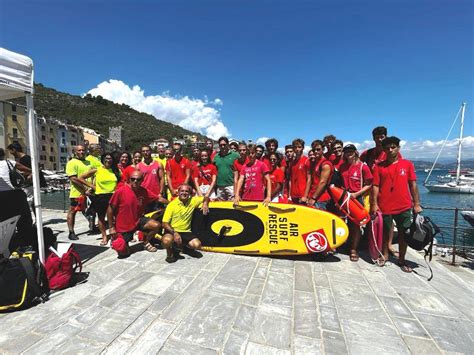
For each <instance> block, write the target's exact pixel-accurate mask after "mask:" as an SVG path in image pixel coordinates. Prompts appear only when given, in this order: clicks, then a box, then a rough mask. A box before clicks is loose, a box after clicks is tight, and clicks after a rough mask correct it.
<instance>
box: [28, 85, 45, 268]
mask: <svg viewBox="0 0 474 355" xmlns="http://www.w3.org/2000/svg"><path fill="white" fill-rule="evenodd" d="M26 107H27V111H28V127H29V130H28V140H29V144H30V153H31V170H32V173H33V175H32V177H33V197H34V202H35V212H36V229H37V235H38V252H39V259H40V261H41V263H42V264H44V260H45V253H44V239H43V215H42V212H41V194H40V180H39V166H38V144H37V136H36V118H35V110H34V106H33V96H32V94H26Z"/></svg>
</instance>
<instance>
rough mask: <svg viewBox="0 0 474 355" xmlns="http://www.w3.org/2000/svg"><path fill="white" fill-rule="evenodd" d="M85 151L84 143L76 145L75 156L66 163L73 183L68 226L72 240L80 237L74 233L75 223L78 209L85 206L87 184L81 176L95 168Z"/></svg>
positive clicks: (70, 192) (80, 209)
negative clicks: (86, 157)
mask: <svg viewBox="0 0 474 355" xmlns="http://www.w3.org/2000/svg"><path fill="white" fill-rule="evenodd" d="M85 153H86V149H85V147H84V146H83V145H78V146H76V148H75V150H74V157H73V158H72V159H71V160H69V161H68V163H67V164H66V174H67V176H68V177H69V181H70V183H71V189H70V190H69V198H70V200H71V204H70V205H71V206H70V207H69V211H68V213H67V226H68V229H69V239H71V240H78V239H79V238H78V237H77V236H76V234H75V233H74V223H75V221H76V213H77V211H83V210H84V208H85V195H86V190H87V186H85V185H84V184H83V183H82V182H81V181H80V180H79V177H80V176H81V175H83V174H85V173H86V172H88V171H89V170H90V169H92V168H93V166H92V164H91V163H90V161H88V160H86V159H85V158H84V156H85Z"/></svg>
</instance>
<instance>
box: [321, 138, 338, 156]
mask: <svg viewBox="0 0 474 355" xmlns="http://www.w3.org/2000/svg"><path fill="white" fill-rule="evenodd" d="M335 141H336V136H335V135H333V134H328V135H327V136H325V137H324V138H323V148H324V157H325V158H326V159H329V160H331V159H334V152H333V150H332V146H333V144H334V142H335Z"/></svg>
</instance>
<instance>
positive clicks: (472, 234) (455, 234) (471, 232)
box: [423, 206, 474, 265]
mask: <svg viewBox="0 0 474 355" xmlns="http://www.w3.org/2000/svg"><path fill="white" fill-rule="evenodd" d="M423 210H424V211H430V210H431V211H453V223H452V224H443V223H437V222H436V220H435V221H434V222H435V224H436V225H437V226H438V227H439V228H440V229H441V235H437V236H436V237H437V241H438V243H437V247H448V248H452V259H451V264H452V265H455V264H456V254H458V255H463V256H464V257H468V254H469V253H472V252H473V251H474V227H469V226H467V227H466V226H462V225H461V226H460V225H459V214H460V212H461V211H474V209H472V208H458V207H434V206H423ZM461 218H462V217H461ZM466 223H467V222H466ZM448 231H452V234H451V233H449V232H448ZM461 232H463V234H462V235H461V238H460V235H459V234H460V233H461ZM446 235H448V236H449V235H451V236H452V242H451V243H444V238H445V237H446ZM439 238H443V243H440V242H439ZM470 238H473V242H472V243H471V244H472V245H466V239H470ZM459 239H461V241H462V245H459Z"/></svg>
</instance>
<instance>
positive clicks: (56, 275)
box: [44, 246, 82, 290]
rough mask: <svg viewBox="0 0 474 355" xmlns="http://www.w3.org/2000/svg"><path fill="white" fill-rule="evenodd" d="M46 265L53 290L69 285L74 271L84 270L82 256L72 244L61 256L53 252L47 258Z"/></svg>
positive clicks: (50, 286)
mask: <svg viewBox="0 0 474 355" xmlns="http://www.w3.org/2000/svg"><path fill="white" fill-rule="evenodd" d="M44 267H45V269H46V276H47V278H48V283H49V288H50V289H51V290H62V289H63V288H66V287H69V286H70V285H71V280H72V276H73V275H74V273H75V272H76V271H78V272H82V262H81V258H80V256H79V254H77V253H76V251H75V250H74V248H73V247H72V246H71V247H70V248H69V249H68V251H67V252H65V253H64V254H63V255H61V256H59V255H57V254H56V253H55V252H51V253H50V254H49V255H48V257H47V258H46V261H45V263H44ZM78 269H79V270H78Z"/></svg>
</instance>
